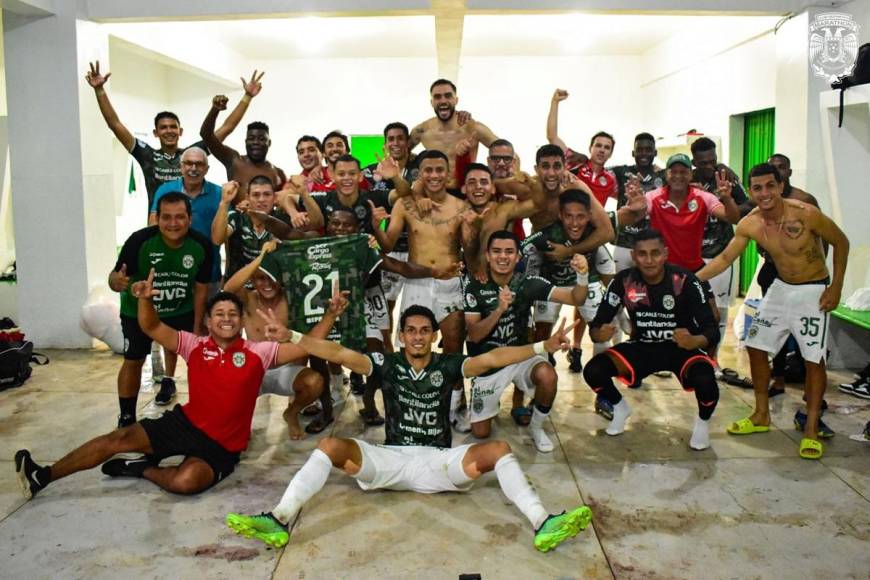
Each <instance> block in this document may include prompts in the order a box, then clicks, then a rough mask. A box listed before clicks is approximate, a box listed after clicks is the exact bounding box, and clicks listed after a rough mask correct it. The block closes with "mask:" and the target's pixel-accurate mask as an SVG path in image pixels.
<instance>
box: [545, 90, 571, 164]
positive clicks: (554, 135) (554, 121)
mask: <svg viewBox="0 0 870 580" xmlns="http://www.w3.org/2000/svg"><path fill="white" fill-rule="evenodd" d="M567 98H568V91H565V90H563V89H556V91H555V92H554V93H553V98H552V99H550V114H549V115H547V143H550V144H551V145H558V146H559V147H561V148H562V151H564V152H565V153H567V152H568V146H567V145H566V144H565V142H564V141H562V139H560V138H559V103H560V102H562V101H564V100H565V99H567Z"/></svg>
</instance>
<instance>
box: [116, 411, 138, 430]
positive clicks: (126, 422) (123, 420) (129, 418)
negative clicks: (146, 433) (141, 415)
mask: <svg viewBox="0 0 870 580" xmlns="http://www.w3.org/2000/svg"><path fill="white" fill-rule="evenodd" d="M135 422H136V416H135V415H130V414H129V413H127V414H121V415H118V429H120V428H121V427H129V426H130V425H132V424H133V423H135Z"/></svg>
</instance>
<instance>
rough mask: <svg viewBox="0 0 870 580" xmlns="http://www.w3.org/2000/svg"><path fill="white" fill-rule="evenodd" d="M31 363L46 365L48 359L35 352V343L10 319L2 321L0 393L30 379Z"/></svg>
mask: <svg viewBox="0 0 870 580" xmlns="http://www.w3.org/2000/svg"><path fill="white" fill-rule="evenodd" d="M30 363H35V364H38V365H46V364H48V363H49V360H48V357H47V356H45V355H44V354H40V353H36V352H33V343H32V342H30V341H29V340H25V339H24V333H23V332H21V330H20V329H19V328H18V327H17V326H15V323H14V322H12V320H11V319H9V318H4V319H2V320H0V391H5V390H6V389H11V388H14V387H19V386H21V385H22V384H24V381H26V380H27V379H29V378H30V373H32V372H33V369H31V368H30Z"/></svg>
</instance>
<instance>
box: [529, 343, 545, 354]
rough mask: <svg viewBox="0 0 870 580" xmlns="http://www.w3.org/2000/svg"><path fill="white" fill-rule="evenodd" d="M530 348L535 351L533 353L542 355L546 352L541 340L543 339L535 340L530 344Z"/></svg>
mask: <svg viewBox="0 0 870 580" xmlns="http://www.w3.org/2000/svg"><path fill="white" fill-rule="evenodd" d="M532 350H533V351H535V354H539V355H541V356H544V355H545V354H547V349H546V347H545V346H544V342H543V341H541V342H536V343H535V344H533V345H532Z"/></svg>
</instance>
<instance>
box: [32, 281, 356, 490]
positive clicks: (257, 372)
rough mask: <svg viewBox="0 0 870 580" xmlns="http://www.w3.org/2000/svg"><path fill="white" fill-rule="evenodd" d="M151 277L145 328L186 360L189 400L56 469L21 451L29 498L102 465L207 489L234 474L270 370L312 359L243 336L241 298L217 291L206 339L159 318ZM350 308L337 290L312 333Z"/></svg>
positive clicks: (144, 300) (143, 304) (170, 486)
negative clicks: (173, 462) (167, 461)
mask: <svg viewBox="0 0 870 580" xmlns="http://www.w3.org/2000/svg"><path fill="white" fill-rule="evenodd" d="M153 280H154V270H153V269H152V270H151V274H150V275H149V276H148V279H147V280H143V281H141V282H137V283H136V284H134V285H133V288H132V291H133V295H134V296H136V297H137V298H138V299H139V305H138V321H139V326H140V327H141V328H142V330H143V332H145V333H146V334H147V335H148V336H149V337H151V338H152V339H153V340H155V341H157V342H158V343H160V345H161V346H163V347H164V348H166V349H168V350H170V351H172V352H177V353H178V354H179V355H181V356H182V357H183V358H184V360H185V361H186V362H187V368H188V385H189V388H190V397H189V401H188V403H187V404H185V405H183V406H182V405H176V406H175V408H174V409H172V410H171V411H167V412H166V413H164V414H163V415H162V416H161V417H159V418H157V419H143V420H142V421H140V422H139V423H134V424H132V425H130V426H128V427H123V428H121V429H117V430H115V431H112V432H111V433H108V434H106V435H101V436H99V437H96V438H95V439H91V440H90V441H88V442H87V443H85V444H84V445H82V446H81V447H79V448H78V449H75V450H74V451H72V452H71V453H69V454H67V455H66V456H64V457H63V458H61V459H60V461H58V462H57V463H55V464H54V465H51V466H40V465H38V464H37V463H36V462H34V461H33V459H31V457H30V452H29V451H28V450H26V449H22V450H20V451H18V452H17V453H16V454H15V471H16V472H17V474H18V479H19V483H20V484H21V488H22V491H23V492H24V495H25V496H26V497H28V498H30V497H33V496H35V495H36V494H37V493H39V492H40V491H41V490H42V489H44V488H45V487H46V486H47V485H48V484H49V483H51V482H52V481H56V480H58V479H61V478H63V477H66V476H68V475H71V474H73V473H76V472H78V471H83V470H85V469H91V468H93V467H96V466H97V465H99V464H101V463H102V464H103V467H102V471H103V473H105V474H106V475H109V476H112V477H118V476H122V477H143V478H145V479H147V480H149V481H152V482H154V483H155V484H157V485H158V486H160V487H161V488H163V489H165V490H167V491H171V492H173V493H180V494H194V493H199V492H200V491H203V490H205V489H208V488H209V487H211V486H212V485H214V484H216V483H218V482H219V481H220V480H221V479H223V478H225V477H226V476H228V475H229V474H230V473H232V472H233V469H235V465H236V464H237V463H238V462H239V455H240V453H241V452H242V451H244V450H245V448H246V447H247V446H248V439H249V438H250V436H251V419H252V417H253V415H254V407H255V405H256V401H257V395H259V393H260V384H261V383H262V382H263V375H265V373H266V370H267V369H269V368H270V367H276V366H280V365H283V364H286V363H288V362H290V361H292V360H296V359H299V358H302V357H305V356H307V353H306V351H304V350H302V349H301V348H299V347H298V346H297V345H295V344H292V343H287V344H279V343H277V342H252V341H249V340H245V339H243V338H242V337H241V332H242V327H243V322H242V313H243V307H242V303H241V300H240V299H239V298H238V297H237V296H236V295H235V294H231V293H229V292H218V293H217V294H216V295H215V296H214V297H212V298H211V299H210V300H209V302H208V307H207V313H208V315H207V318H206V327H207V328H208V336H196V335H194V334H191V333H189V332H184V331H177V330H175V329H173V328H171V327H169V326H167V325H166V324H164V323H162V322H160V319H159V318H158V317H157V312H156V311H155V309H154V304H153V302H152V297H153V296H154V295H156V294H157V293H158V291H156V290H154V289H153V285H152V284H153ZM346 306H347V299H346V298H345V297H344V296H342V295H341V294H339V293H338V292H337V291H336V293H335V294H334V295H333V298H332V300H331V301H330V306H329V310H328V311H327V313H326V314H325V315H324V317H323V319H322V320H321V321H320V323H319V324H318V325H317V326H316V327H314V328H313V329H312V331H311V336H316V337H317V338H326V336H327V334H328V333H329V331H330V329H331V328H332V325H333V323H334V322H335V320H336V318H337V317H338V316H340V315H341V313H342V312H343V311H344V308H345V307H346ZM131 452H133V453H136V452H138V453H143V454H144V455H143V456H141V457H137V458H134V459H126V458H116V459H111V460H109V458H111V457H112V456H113V455H116V454H118V453H131ZM174 455H184V456H185V458H184V461H182V462H181V464H180V465H178V466H173V467H160V466H159V463H160V461H161V460H163V459H164V458H166V457H171V456H174ZM107 460H108V461H107ZM104 461H105V463H103V462H104Z"/></svg>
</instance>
